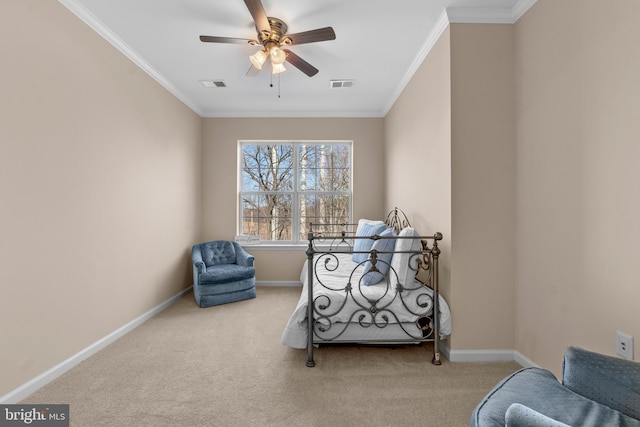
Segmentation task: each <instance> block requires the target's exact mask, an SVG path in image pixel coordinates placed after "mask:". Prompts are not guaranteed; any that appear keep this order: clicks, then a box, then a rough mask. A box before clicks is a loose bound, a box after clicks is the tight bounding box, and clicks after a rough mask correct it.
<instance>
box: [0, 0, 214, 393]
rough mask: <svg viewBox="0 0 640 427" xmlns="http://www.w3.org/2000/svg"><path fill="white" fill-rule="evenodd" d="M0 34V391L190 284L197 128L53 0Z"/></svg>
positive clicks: (22, 1) (196, 227) (0, 19)
mask: <svg viewBox="0 0 640 427" xmlns="http://www.w3.org/2000/svg"><path fill="white" fill-rule="evenodd" d="M0 28H2V29H3V31H2V33H3V35H4V36H3V37H2V38H0V55H2V66H1V67H0V77H1V78H0V93H1V94H2V99H1V101H0V153H1V154H0V197H1V201H0V203H1V205H0V236H2V238H0V260H1V261H0V262H1V263H2V267H1V268H0V325H1V326H0V343H1V344H0V348H1V350H0V396H2V395H4V394H5V393H8V392H10V391H11V390H14V389H15V388H17V387H18V386H20V385H22V384H24V383H25V382H27V381H29V380H31V379H32V378H34V377H36V376H37V375H40V374H41V373H43V372H44V371H46V370H47V369H49V368H51V367H53V366H54V365H57V364H58V363H60V362H62V361H64V360H65V359H67V358H69V357H71V356H73V355H74V354H76V353H77V352H79V351H81V350H83V349H85V348H86V347H87V346H89V345H91V344H93V343H94V342H96V341H97V340H99V339H101V338H103V337H104V336H106V335H107V334H109V333H111V332H113V331H115V330H116V329H118V328H120V327H121V326H123V325H125V324H126V323H128V322H130V321H131V320H133V319H135V318H136V317H138V316H140V315H141V314H143V313H145V312H146V311H148V310H150V309H151V308H153V307H155V306H157V305H158V304H160V303H161V302H163V301H165V300H167V299H168V298H170V297H171V296H173V295H175V294H177V293H178V292H179V291H180V290H182V289H184V288H185V287H186V286H188V285H189V284H190V283H191V281H190V275H191V271H190V267H189V262H188V251H189V249H190V245H191V244H192V243H193V242H194V241H196V240H197V239H198V237H199V231H200V223H201V209H200V203H201V202H200V169H199V161H198V155H199V153H200V149H201V147H200V144H201V142H200V141H201V135H200V133H201V127H200V124H201V123H200V118H199V117H198V116H197V115H196V114H194V113H193V112H192V111H191V110H189V109H188V108H186V107H185V106H184V105H183V104H182V103H181V102H179V101H178V100H177V99H175V98H174V97H173V96H172V95H170V94H169V93H168V92H167V91H166V90H164V89H163V88H162V87H161V86H159V85H158V84H157V83H156V82H155V81H154V80H152V79H151V78H150V77H149V76H148V75H147V74H145V73H144V72H143V71H142V70H140V69H139V68H138V67H137V66H135V65H134V64H132V63H131V62H130V61H128V60H127V59H126V58H125V57H124V56H123V55H122V54H120V53H119V52H118V51H116V50H115V49H114V48H113V47H111V46H110V45H109V44H108V43H107V42H106V41H104V40H103V39H101V38H100V37H99V36H98V35H97V34H96V33H95V32H94V31H92V30H90V29H89V28H88V27H86V26H85V25H84V24H83V23H82V22H81V21H80V20H79V19H78V18H77V17H75V16H74V15H73V14H72V13H70V12H69V11H68V10H67V9H65V8H64V7H63V6H62V5H61V4H60V3H58V2H55V1H41V0H9V1H5V2H3V6H2V14H0Z"/></svg>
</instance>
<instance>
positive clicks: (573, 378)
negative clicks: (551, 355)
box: [562, 347, 640, 420]
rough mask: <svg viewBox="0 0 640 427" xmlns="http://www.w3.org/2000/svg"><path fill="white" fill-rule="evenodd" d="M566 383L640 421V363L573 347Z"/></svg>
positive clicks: (569, 351) (567, 361)
mask: <svg viewBox="0 0 640 427" xmlns="http://www.w3.org/2000/svg"><path fill="white" fill-rule="evenodd" d="M562 384H563V385H564V386H565V387H567V388H568V389H570V390H571V391H574V392H576V393H578V394H580V395H582V396H584V397H586V398H588V399H591V400H595V401H596V402H598V403H601V404H603V405H606V406H608V407H610V408H612V409H615V410H616V411H619V412H622V413H623V414H625V415H627V416H630V417H632V418H635V419H637V420H640V363H638V362H634V361H631V360H626V359H620V358H618V357H613V356H607V355H604V354H599V353H594V352H591V351H587V350H583V349H581V348H578V347H569V348H568V349H567V351H566V352H565V355H564V362H563V366H562Z"/></svg>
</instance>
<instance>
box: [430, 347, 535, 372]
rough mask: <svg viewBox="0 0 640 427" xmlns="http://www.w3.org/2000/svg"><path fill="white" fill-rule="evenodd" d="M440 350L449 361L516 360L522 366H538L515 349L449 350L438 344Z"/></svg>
mask: <svg viewBox="0 0 640 427" xmlns="http://www.w3.org/2000/svg"><path fill="white" fill-rule="evenodd" d="M440 347H441V351H442V353H443V354H444V355H445V357H446V358H447V359H448V360H449V361H450V362H516V363H517V364H518V365H520V366H522V367H523V368H532V367H536V368H539V366H538V365H537V364H536V363H534V362H533V361H532V360H531V359H529V358H527V357H526V356H524V355H523V354H522V353H520V352H519V351H515V350H450V349H449V348H448V347H447V346H446V345H444V344H440Z"/></svg>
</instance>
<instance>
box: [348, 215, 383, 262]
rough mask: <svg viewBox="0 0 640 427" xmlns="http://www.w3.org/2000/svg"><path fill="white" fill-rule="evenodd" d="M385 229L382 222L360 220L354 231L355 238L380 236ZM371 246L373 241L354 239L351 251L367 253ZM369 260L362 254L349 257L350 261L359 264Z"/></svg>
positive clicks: (366, 255)
mask: <svg viewBox="0 0 640 427" xmlns="http://www.w3.org/2000/svg"><path fill="white" fill-rule="evenodd" d="M386 228H387V226H386V225H384V222H382V221H370V220H368V219H361V220H360V221H358V229H357V230H356V237H369V236H373V235H374V234H380V233H382V232H383V231H384V230H385V229H386ZM372 246H373V240H371V239H355V242H353V251H354V252H358V251H362V252H365V251H366V252H369V251H370V250H371V247H372ZM367 258H369V254H367V253H362V254H356V253H354V254H353V255H352V256H351V260H352V261H353V262H357V263H361V262H363V261H366V260H367Z"/></svg>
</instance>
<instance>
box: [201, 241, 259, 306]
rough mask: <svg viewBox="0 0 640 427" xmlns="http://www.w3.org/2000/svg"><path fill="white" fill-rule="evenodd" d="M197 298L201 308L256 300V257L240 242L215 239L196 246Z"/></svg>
mask: <svg viewBox="0 0 640 427" xmlns="http://www.w3.org/2000/svg"><path fill="white" fill-rule="evenodd" d="M191 260H192V261H193V296H194V297H195V299H196V303H198V306H200V307H210V306H212V305H220V304H226V303H229V302H235V301H241V300H245V299H250V298H255V297H256V277H255V276H256V270H255V268H254V267H253V260H254V257H253V256H251V255H249V254H248V253H247V252H245V250H244V249H242V247H241V246H240V245H239V244H237V243H236V242H229V241H227V240H214V241H212V242H205V243H200V244H197V245H193V247H192V248H191Z"/></svg>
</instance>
